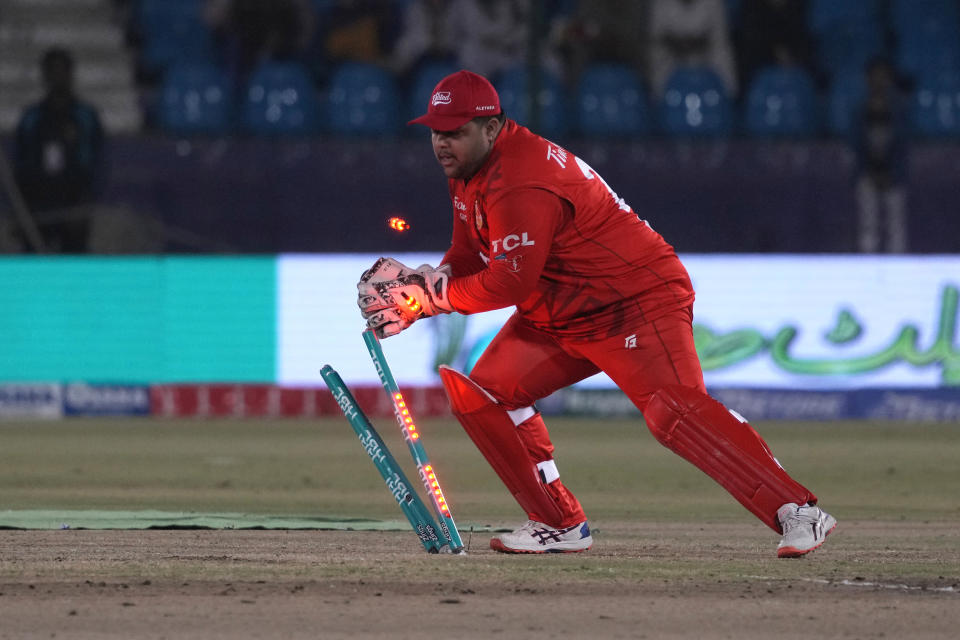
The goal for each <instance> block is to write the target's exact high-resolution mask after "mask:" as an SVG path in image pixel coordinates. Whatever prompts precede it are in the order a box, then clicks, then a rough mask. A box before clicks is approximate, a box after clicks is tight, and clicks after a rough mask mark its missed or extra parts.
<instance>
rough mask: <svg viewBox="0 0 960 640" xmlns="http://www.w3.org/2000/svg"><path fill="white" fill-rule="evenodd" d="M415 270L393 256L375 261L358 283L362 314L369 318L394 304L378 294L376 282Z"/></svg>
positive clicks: (388, 279)
mask: <svg viewBox="0 0 960 640" xmlns="http://www.w3.org/2000/svg"><path fill="white" fill-rule="evenodd" d="M427 266H429V265H427ZM420 268H422V267H420ZM413 272H414V270H413V269H411V268H410V267H408V266H407V265H405V264H403V263H402V262H399V261H397V260H394V259H393V258H380V259H379V260H377V261H376V262H374V263H373V266H372V267H370V268H369V269H367V270H366V271H364V272H363V274H361V276H360V282H358V283H357V306H358V307H360V315H362V316H363V317H364V318H366V319H369V318H370V316H371V314H374V313H376V312H377V311H381V310H383V309H389V308H391V307H392V306H393V305H390V304H387V303H386V302H385V301H384V300H382V299H381V298H380V296H379V295H377V290H376V289H375V288H374V286H373V283H374V282H382V281H390V280H396V279H397V278H399V277H401V276H405V275H408V274H411V273H413ZM371 328H372V327H371Z"/></svg>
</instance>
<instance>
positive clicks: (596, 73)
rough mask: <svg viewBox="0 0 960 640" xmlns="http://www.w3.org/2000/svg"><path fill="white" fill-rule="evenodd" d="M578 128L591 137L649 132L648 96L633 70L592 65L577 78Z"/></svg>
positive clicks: (613, 65) (619, 66) (618, 66)
mask: <svg viewBox="0 0 960 640" xmlns="http://www.w3.org/2000/svg"><path fill="white" fill-rule="evenodd" d="M575 100H576V103H575V108H576V113H577V118H576V120H577V127H578V129H579V131H580V133H582V134H585V135H590V136H636V135H641V134H644V133H647V131H649V129H650V115H649V109H648V107H647V93H646V90H645V89H644V88H643V84H642V83H641V82H640V78H638V77H637V75H636V74H635V73H634V72H633V70H632V69H630V68H629V67H627V66H625V65H618V64H595V65H591V66H589V67H587V68H586V69H585V70H584V72H583V74H582V75H581V76H580V81H579V82H578V83H577V88H576V94H575Z"/></svg>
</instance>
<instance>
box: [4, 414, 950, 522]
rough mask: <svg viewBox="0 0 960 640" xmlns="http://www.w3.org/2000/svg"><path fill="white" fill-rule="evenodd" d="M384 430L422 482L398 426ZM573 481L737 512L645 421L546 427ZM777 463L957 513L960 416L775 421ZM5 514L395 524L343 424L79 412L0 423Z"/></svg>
mask: <svg viewBox="0 0 960 640" xmlns="http://www.w3.org/2000/svg"><path fill="white" fill-rule="evenodd" d="M376 424H377V427H378V429H379V430H380V432H381V434H382V435H383V436H384V439H385V440H386V441H387V444H388V445H389V446H390V448H391V450H392V451H393V453H394V455H395V456H396V458H397V459H398V460H399V461H400V462H401V464H403V465H404V469H405V470H406V472H407V474H408V475H409V476H410V477H411V479H412V480H413V479H414V477H415V470H414V467H413V464H412V462H411V461H410V457H409V455H408V454H407V452H406V450H405V449H406V448H405V446H404V445H403V443H402V442H400V440H399V436H398V433H397V429H396V426H395V424H394V423H393V421H392V420H389V419H385V420H378V421H376ZM549 425H550V427H551V433H552V435H553V439H554V443H555V444H556V446H557V451H556V459H557V462H558V465H559V468H560V472H561V475H562V477H563V478H564V480H565V482H566V483H567V484H568V485H569V486H570V487H571V488H572V489H573V490H574V491H575V492H576V493H577V495H578V497H579V498H580V499H581V501H582V502H583V504H584V506H585V508H586V510H587V512H588V515H589V516H590V517H591V519H592V520H593V521H594V522H595V523H596V524H597V525H598V526H601V527H602V523H603V522H604V521H605V520H607V521H624V520H626V521H633V520H636V521H657V522H687V521H701V520H709V521H716V522H737V521H742V519H744V518H745V517H749V516H748V514H746V512H745V511H744V510H743V509H742V508H741V507H740V506H739V505H738V504H736V503H735V502H734V501H733V499H732V498H730V496H728V495H727V494H726V493H725V492H724V491H723V490H721V489H720V488H719V487H717V486H716V485H715V484H714V483H713V481H712V480H710V479H709V478H707V477H706V476H705V475H703V474H702V473H700V472H699V471H698V470H697V469H695V468H693V467H692V466H690V465H689V464H687V463H686V462H684V461H683V460H681V459H680V458H678V457H677V456H675V455H674V454H672V453H671V452H669V451H667V450H666V449H664V448H663V447H661V446H660V445H659V444H658V443H657V442H656V441H655V440H654V439H653V438H652V436H651V435H650V434H649V433H648V432H647V430H646V428H645V427H644V426H643V423H642V422H641V421H629V420H603V419H572V418H564V419H559V418H554V419H551V420H549ZM419 427H420V430H421V432H422V433H423V443H424V444H425V446H426V448H427V451H428V453H429V454H430V456H431V460H432V462H433V463H434V466H435V467H436V468H437V470H438V473H439V474H440V479H441V481H442V482H443V485H444V489H445V491H446V494H447V498H448V500H449V502H450V504H451V505H452V506H453V513H454V517H455V518H456V519H457V521H458V523H460V525H461V527H462V528H463V527H466V526H470V525H488V524H492V525H494V526H502V525H512V524H516V522H517V521H522V520H523V514H522V513H521V512H520V511H519V508H518V507H517V506H516V505H515V504H514V502H513V501H512V499H511V498H510V497H509V495H508V494H507V492H506V490H505V488H504V487H503V486H502V485H501V484H500V482H499V480H498V479H497V478H496V476H495V475H494V474H493V472H492V471H491V470H490V469H489V467H488V466H487V465H486V462H485V461H484V460H483V458H482V457H481V456H480V454H479V453H478V452H477V451H476V449H475V448H474V446H473V444H472V443H471V442H470V441H469V439H468V438H467V437H466V435H465V434H464V433H463V431H462V430H461V428H460V427H459V426H458V425H457V424H456V423H454V422H452V421H446V420H434V421H422V422H421V423H420V424H419ZM757 428H758V430H759V431H760V432H761V434H762V435H763V436H764V437H765V438H766V439H767V440H768V442H769V444H770V445H771V447H772V449H773V451H774V453H775V454H776V455H777V457H778V459H779V460H780V462H781V463H782V464H783V465H784V467H786V468H787V469H788V470H789V471H790V472H791V473H792V474H793V475H794V477H796V478H797V479H798V480H799V481H801V482H802V483H804V484H806V485H807V486H809V487H810V488H811V489H812V490H813V491H815V492H816V493H818V494H819V496H820V498H821V502H822V504H823V505H824V506H825V507H827V508H828V509H829V510H830V511H831V512H832V513H834V514H835V515H836V516H837V517H838V518H839V519H840V520H841V521H843V520H844V519H849V518H855V519H866V520H870V519H880V520H886V521H891V520H893V521H895V520H911V521H912V520H916V521H924V520H937V521H944V520H946V521H960V500H958V499H957V496H958V495H960V473H958V472H957V460H960V425H957V424H904V423H884V422H877V423H868V422H832V423H812V422H802V423H801V422H797V423H787V422H771V423H763V424H759V425H757ZM0 509H10V510H20V509H107V510H140V509H158V510H166V511H192V512H207V513H217V512H245V513H256V514H287V515H290V514H298V515H313V516H341V517H349V518H378V519H389V520H399V519H400V513H399V510H398V509H397V508H396V505H395V503H393V501H392V499H391V498H390V496H389V494H388V493H387V491H386V488H385V487H384V485H383V482H382V480H381V479H380V477H379V475H378V474H377V472H376V470H375V469H374V467H373V465H372V464H371V462H370V460H369V459H368V458H367V457H366V455H365V454H364V453H363V451H362V449H361V448H360V446H359V444H358V442H357V441H356V437H355V436H354V434H353V432H352V431H351V429H350V428H349V426H348V425H347V423H346V422H345V421H344V420H342V419H323V420H315V421H268V420H210V421H201V420H158V419H116V418H109V419H72V420H65V421H57V422H46V421H6V422H0Z"/></svg>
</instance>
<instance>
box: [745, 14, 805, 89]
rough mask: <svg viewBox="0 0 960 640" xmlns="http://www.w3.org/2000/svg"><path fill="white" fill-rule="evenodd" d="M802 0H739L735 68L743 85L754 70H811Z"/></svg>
mask: <svg viewBox="0 0 960 640" xmlns="http://www.w3.org/2000/svg"><path fill="white" fill-rule="evenodd" d="M807 12H808V3H807V2H806V0H742V1H741V4H740V22H739V28H738V30H737V32H738V40H739V47H738V56H737V59H738V70H739V74H740V82H741V84H742V85H743V86H747V85H749V84H750V80H751V78H753V75H754V73H755V72H756V71H757V70H758V69H762V68H763V67H767V66H771V65H780V66H799V67H803V68H804V69H806V70H807V71H811V72H812V65H813V40H812V37H811V35H810V31H809V30H808V29H807Z"/></svg>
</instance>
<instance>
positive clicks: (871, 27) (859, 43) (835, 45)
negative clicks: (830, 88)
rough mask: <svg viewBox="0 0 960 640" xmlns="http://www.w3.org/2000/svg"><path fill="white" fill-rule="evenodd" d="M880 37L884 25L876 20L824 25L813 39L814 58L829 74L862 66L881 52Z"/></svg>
mask: <svg viewBox="0 0 960 640" xmlns="http://www.w3.org/2000/svg"><path fill="white" fill-rule="evenodd" d="M884 38H885V35H884V28H883V27H882V26H881V24H880V23H879V22H876V21H865V22H860V23H856V24H849V25H842V26H837V27H835V28H831V29H828V30H826V31H825V32H824V33H822V34H820V35H819V36H818V37H817V39H816V48H815V58H816V62H817V64H818V66H819V68H820V69H821V70H822V71H823V72H824V73H825V74H826V75H827V76H828V77H830V78H832V77H833V76H834V75H835V74H836V73H837V72H838V71H840V70H846V69H847V68H850V67H854V66H861V67H862V66H864V65H865V64H866V63H867V62H869V61H870V60H871V59H872V58H875V57H877V56H879V55H882V54H883V53H885V51H886V45H885V42H884Z"/></svg>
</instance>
